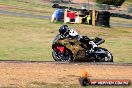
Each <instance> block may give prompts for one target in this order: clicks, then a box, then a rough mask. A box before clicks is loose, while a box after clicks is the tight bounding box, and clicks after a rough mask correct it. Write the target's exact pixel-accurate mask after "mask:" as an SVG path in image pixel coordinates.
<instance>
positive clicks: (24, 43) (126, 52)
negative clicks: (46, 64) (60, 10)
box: [0, 15, 132, 63]
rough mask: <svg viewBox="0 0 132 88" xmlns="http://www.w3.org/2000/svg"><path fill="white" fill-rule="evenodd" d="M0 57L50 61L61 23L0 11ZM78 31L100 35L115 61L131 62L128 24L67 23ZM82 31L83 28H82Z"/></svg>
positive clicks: (0, 58) (131, 44)
mask: <svg viewBox="0 0 132 88" xmlns="http://www.w3.org/2000/svg"><path fill="white" fill-rule="evenodd" d="M0 19H1V21H0V31H1V32H0V43H1V44H0V60H38V61H51V60H53V59H52V56H51V51H52V49H51V44H52V40H53V39H54V37H55V35H56V34H57V33H58V28H59V27H60V26H61V25H62V24H61V23H50V21H49V20H46V19H35V18H27V17H14V16H7V15H0ZM68 25H69V26H70V27H71V28H74V29H77V31H78V32H79V33H80V34H81V35H87V36H90V37H95V36H100V37H103V38H104V39H105V40H106V42H105V43H104V44H102V46H103V47H105V48H108V50H110V51H111V52H112V54H113V56H114V61H115V62H129V63H131V62H132V59H131V57H132V54H131V52H132V49H131V48H132V40H131V38H132V35H131V33H132V30H131V28H123V27H112V28H102V27H96V29H94V30H92V29H91V28H92V27H91V26H88V25H83V24H79V25H78V24H74V25H73V24H68ZM84 31H85V32H84Z"/></svg>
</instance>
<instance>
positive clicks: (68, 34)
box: [59, 25, 97, 48]
mask: <svg viewBox="0 0 132 88" xmlns="http://www.w3.org/2000/svg"><path fill="white" fill-rule="evenodd" d="M59 33H60V34H61V37H65V38H76V39H77V40H78V41H80V42H81V43H83V44H86V45H87V46H89V45H92V47H93V48H94V47H97V45H96V44H95V43H94V42H93V41H92V40H90V39H89V38H88V37H87V36H81V35H79V34H78V33H77V32H76V31H75V30H73V29H70V28H69V27H68V26H67V25H62V26H61V27H60V28H59Z"/></svg>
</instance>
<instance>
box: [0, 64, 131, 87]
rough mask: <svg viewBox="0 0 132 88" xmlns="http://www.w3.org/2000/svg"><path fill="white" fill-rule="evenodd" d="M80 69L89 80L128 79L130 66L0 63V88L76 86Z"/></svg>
mask: <svg viewBox="0 0 132 88" xmlns="http://www.w3.org/2000/svg"><path fill="white" fill-rule="evenodd" d="M81 68H84V69H85V70H86V71H88V74H89V76H90V78H91V79H130V80H132V74H131V73H132V70H131V69H132V65H128V66H127V65H107V64H104V65H99V64H97V65H96V64H89V63H84V64H76V63H71V64H69V63H62V64H58V63H48V62H47V63H9V62H6V63H5V62H2V63H0V86H18V87H24V86H26V85H27V84H28V85H31V84H32V83H36V82H37V83H43V84H44V83H46V84H47V83H52V84H54V83H55V84H78V78H79V77H80V76H81Z"/></svg>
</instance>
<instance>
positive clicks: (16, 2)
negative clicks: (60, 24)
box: [0, 0, 54, 16]
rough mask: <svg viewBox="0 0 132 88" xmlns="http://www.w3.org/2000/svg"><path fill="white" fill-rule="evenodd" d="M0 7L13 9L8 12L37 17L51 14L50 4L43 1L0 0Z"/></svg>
mask: <svg viewBox="0 0 132 88" xmlns="http://www.w3.org/2000/svg"><path fill="white" fill-rule="evenodd" d="M0 5H4V6H10V7H13V9H12V8H9V9H8V10H9V11H15V12H23V13H32V14H37V15H46V16H47V15H49V16H51V14H52V13H53V11H54V9H53V8H51V7H52V4H51V3H47V2H45V1H44V0H0Z"/></svg>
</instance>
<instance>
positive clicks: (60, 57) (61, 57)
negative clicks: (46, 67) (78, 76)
mask: <svg viewBox="0 0 132 88" xmlns="http://www.w3.org/2000/svg"><path fill="white" fill-rule="evenodd" d="M52 57H53V59H54V60H55V61H68V62H70V61H72V60H73V58H72V54H71V53H70V52H69V51H68V50H67V49H66V50H65V52H64V53H61V52H59V51H56V50H53V51H52Z"/></svg>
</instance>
